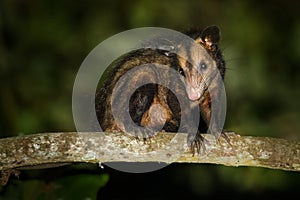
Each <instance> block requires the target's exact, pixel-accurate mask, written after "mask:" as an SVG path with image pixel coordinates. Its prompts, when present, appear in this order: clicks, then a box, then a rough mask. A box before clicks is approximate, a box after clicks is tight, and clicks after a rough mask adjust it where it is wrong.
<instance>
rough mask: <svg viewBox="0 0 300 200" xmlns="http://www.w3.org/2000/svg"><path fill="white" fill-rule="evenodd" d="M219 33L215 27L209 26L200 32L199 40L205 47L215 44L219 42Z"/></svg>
mask: <svg viewBox="0 0 300 200" xmlns="http://www.w3.org/2000/svg"><path fill="white" fill-rule="evenodd" d="M220 37H221V32H220V29H219V27H217V26H209V27H207V28H205V29H204V30H203V31H202V35H201V39H202V41H203V42H204V43H205V44H207V45H209V46H210V45H212V44H216V43H218V42H219V41H220Z"/></svg>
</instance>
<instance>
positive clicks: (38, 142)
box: [0, 132, 300, 184]
mask: <svg viewBox="0 0 300 200" xmlns="http://www.w3.org/2000/svg"><path fill="white" fill-rule="evenodd" d="M227 135H228V137H229V139H230V144H229V143H228V142H227V141H226V140H225V139H224V138H222V137H221V138H220V139H219V140H216V139H215V137H214V136H212V135H207V134H204V135H203V136H204V137H205V140H206V145H205V147H206V150H205V152H203V151H202V152H201V153H200V155H195V156H192V154H191V153H190V152H188V150H187V145H186V134H182V133H177V134H174V133H158V134H157V135H156V136H155V137H153V138H151V140H147V141H146V142H145V143H144V141H143V140H140V141H138V140H136V139H135V137H134V136H132V135H130V134H126V133H91V132H87V133H77V132H64V133H43V134H34V135H25V136H19V137H11V138H4V139H0V170H1V171H2V180H0V181H2V184H3V183H4V182H6V181H7V180H5V179H8V178H7V176H8V177H9V174H10V173H14V174H16V173H17V171H16V170H17V169H25V168H28V169H34V168H35V167H40V168H41V167H42V168H50V167H53V166H59V165H62V164H64V163H74V162H86V163H105V162H164V163H172V162H177V163H212V164H222V165H227V166H235V167H236V166H255V167H266V168H272V169H281V170H290V171H298V172H299V171H300V142H299V141H288V140H285V139H279V138H269V137H252V136H240V135H237V134H234V133H227ZM202 150H203V149H202Z"/></svg>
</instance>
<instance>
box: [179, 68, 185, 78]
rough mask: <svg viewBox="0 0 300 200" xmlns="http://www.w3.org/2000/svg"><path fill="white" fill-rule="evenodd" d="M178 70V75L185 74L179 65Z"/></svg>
mask: <svg viewBox="0 0 300 200" xmlns="http://www.w3.org/2000/svg"><path fill="white" fill-rule="evenodd" d="M178 71H179V74H180V75H182V76H185V74H184V71H183V69H182V67H180V68H179V70H178Z"/></svg>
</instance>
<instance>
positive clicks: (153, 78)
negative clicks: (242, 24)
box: [95, 26, 225, 154]
mask: <svg viewBox="0 0 300 200" xmlns="http://www.w3.org/2000/svg"><path fill="white" fill-rule="evenodd" d="M186 34H187V35H188V36H190V37H191V38H193V39H194V40H195V41H196V42H197V43H198V44H200V45H201V46H202V47H204V49H205V50H206V52H207V55H209V58H207V59H206V57H205V56H203V57H201V56H199V55H194V53H195V52H194V51H193V49H192V48H189V47H188V46H187V47H185V48H182V49H183V50H181V56H179V55H176V54H174V53H170V52H168V51H165V50H158V49H151V48H144V49H139V50H135V51H133V52H130V53H128V54H127V55H125V56H124V57H123V58H121V59H120V60H119V61H117V63H116V64H115V67H114V68H111V69H110V70H109V71H108V72H107V76H106V79H105V80H104V81H103V82H102V84H101V87H100V88H99V90H98V91H97V94H96V100H95V104H96V105H95V106H96V113H97V118H98V121H99V123H100V126H101V128H102V129H103V131H107V132H135V134H139V133H142V134H143V136H144V137H147V136H151V135H152V134H153V132H156V131H166V132H177V131H178V129H179V127H180V124H181V123H183V120H184V121H185V122H184V123H185V124H186V125H185V127H184V130H185V131H186V132H187V133H188V137H187V138H188V139H187V142H188V145H189V147H190V148H191V151H192V153H193V154H194V151H195V148H196V150H197V151H198V152H199V151H200V146H201V144H202V142H203V138H202V137H201V136H200V133H206V132H207V129H208V125H209V123H210V119H211V98H217V97H218V92H217V91H218V87H219V85H218V84H216V83H214V85H210V90H208V85H207V84H209V83H206V82H204V80H203V75H202V73H199V70H200V72H202V71H203V73H205V74H206V75H208V76H209V75H210V74H213V73H215V71H216V70H217V71H218V72H219V73H220V75H221V77H222V79H224V74H225V62H224V60H223V57H222V54H221V51H220V49H219V46H218V43H219V39H220V31H219V28H218V27H216V26H210V27H208V28H206V29H204V30H203V31H199V30H191V31H188V32H186ZM182 55H184V56H182ZM187 57H188V58H190V59H191V60H192V61H193V63H196V65H197V66H193V65H192V64H191V63H190V62H189V61H188V60H187V59H186V58H187ZM209 60H210V61H209ZM211 60H212V61H213V62H214V64H215V66H216V68H215V69H213V68H211V67H210V65H209V64H208V63H209V62H211ZM166 66H167V67H166ZM174 70H176V71H177V72H178V73H179V74H180V75H181V76H177V77H176V76H173V75H172V73H171V71H174ZM127 75H128V76H127ZM124 77H125V78H124ZM170 82H172V86H173V89H172V91H171V90H170V88H168V85H170ZM145 83H146V84H145ZM137 86H139V87H137ZM209 91H210V92H209ZM175 93H176V94H175ZM181 97H182V98H186V99H187V102H188V104H189V105H180V103H179V101H178V98H179V99H180V98H181ZM195 107H198V108H199V109H198V110H199V112H200V113H198V114H199V115H200V120H197V121H195V119H193V117H192V116H191V117H186V118H185V119H182V118H181V116H182V115H183V114H184V113H185V112H188V111H187V110H186V109H187V108H189V109H190V110H193V109H194V108H195ZM189 112H190V111H189ZM192 126H196V128H197V130H198V131H197V134H196V136H195V134H193V133H190V128H189V127H192Z"/></svg>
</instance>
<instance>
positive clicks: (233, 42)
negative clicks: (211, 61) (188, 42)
mask: <svg viewBox="0 0 300 200" xmlns="http://www.w3.org/2000/svg"><path fill="white" fill-rule="evenodd" d="M299 8H300V4H299V1H284V0H282V1H279V0H277V1H276V0H275V1H271V0H267V1H258V0H247V1H233V0H231V1H179V0H173V1H154V0H142V1H138V0H133V1H128V2H127V1H121V0H117V1H108V0H107V1H98V2H97V3H95V2H93V1H83V0H79V1H70V0H67V1H51V0H43V1H38V0H19V1H18V0H2V1H0V91H1V92H0V134H1V137H10V136H16V135H23V134H30V133H40V132H57V131H74V130H75V126H74V122H73V118H72V107H71V98H72V87H73V82H74V79H75V76H76V73H77V70H78V69H79V67H80V65H81V62H82V61H83V60H84V58H85V56H87V55H88V53H89V52H90V51H91V50H92V49H93V48H94V47H95V46H96V45H98V44H99V43H100V42H101V41H103V40H105V39H106V38H108V37H110V36H112V35H114V34H117V33H119V32H121V31H125V30H128V29H132V28H137V27H147V26H154V27H165V28H170V29H175V30H179V31H181V30H185V29H187V28H190V27H195V26H197V27H206V26H208V25H212V24H216V25H218V26H220V28H221V31H222V40H221V48H222V49H223V52H224V56H225V60H226V63H227V68H228V70H227V74H226V79H225V84H226V93H227V101H228V104H227V118H226V125H225V129H227V130H233V131H236V132H237V133H239V134H241V135H255V136H270V137H281V138H285V139H289V140H299V139H300V134H299V133H300V123H299V119H300V106H299V101H300V90H299V88H300V78H299V73H300V59H299V56H300V17H299ZM104 185H106V186H104ZM103 186H104V187H103ZM100 188H101V189H100ZM299 188H300V176H299V173H295V172H284V171H280V170H269V169H260V168H248V167H239V168H233V167H225V166H215V165H185V164H180V165H179V164H173V165H170V166H168V167H166V168H164V169H162V170H160V171H157V172H153V173H148V174H126V173H121V172H117V171H115V170H113V169H110V168H108V167H104V169H103V170H102V169H98V168H97V167H95V166H85V165H83V166H82V165H75V166H72V167H62V168H59V169H52V170H40V171H36V172H24V173H22V174H21V176H20V179H19V180H18V179H12V180H11V181H10V182H9V184H8V185H7V186H6V187H2V188H0V199H58V198H59V197H64V199H71V198H72V199H84V197H88V196H89V197H92V199H93V198H96V197H95V196H96V193H97V192H98V197H99V198H100V197H107V198H106V199H111V198H115V199H127V198H130V197H135V198H139V199H166V198H168V197H169V198H171V197H173V198H178V197H186V198H188V197H190V198H205V197H207V198H208V197H212V196H213V197H217V196H223V197H226V198H227V197H232V198H233V199H234V198H245V199H247V198H249V199H250V198H252V197H255V198H258V197H265V196H267V197H270V196H271V195H272V196H274V195H276V196H277V197H279V196H281V195H284V196H286V195H288V196H289V195H291V193H295V192H296V191H297V190H299Z"/></svg>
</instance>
